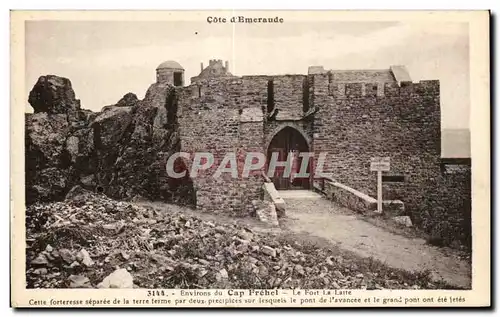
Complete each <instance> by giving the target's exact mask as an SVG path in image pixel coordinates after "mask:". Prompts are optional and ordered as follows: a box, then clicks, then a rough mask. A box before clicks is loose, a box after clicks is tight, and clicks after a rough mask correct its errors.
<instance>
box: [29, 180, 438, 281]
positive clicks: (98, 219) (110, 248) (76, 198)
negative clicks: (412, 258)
mask: <svg viewBox="0 0 500 317" xmlns="http://www.w3.org/2000/svg"><path fill="white" fill-rule="evenodd" d="M167 206H168V205H167ZM26 226H27V250H26V252H27V263H26V265H27V272H26V277H27V287H28V288H68V287H69V288H82V287H83V288H94V287H104V288H106V287H109V288H113V287H114V288H132V287H134V288H313V289H314V288H328V289H336V288H342V289H358V288H362V289H384V288H388V289H419V288H426V289H428V288H443V287H446V285H440V284H435V283H431V282H430V280H429V278H428V276H427V275H426V274H424V273H419V274H414V273H410V272H406V271H402V270H396V269H391V268H389V267H387V266H385V265H383V264H381V263H380V262H377V261H375V260H373V259H369V258H368V259H362V258H358V257H351V256H346V255H345V254H342V253H340V252H337V251H335V250H333V249H329V248H327V247H324V246H323V247H319V246H313V245H305V244H301V243H298V242H296V241H295V242H291V240H293V239H289V238H288V239H284V238H282V237H280V236H279V235H272V234H269V233H262V232H257V231H254V230H252V229H251V228H249V227H245V226H241V225H238V224H224V223H217V222H216V221H207V220H206V219H205V220H203V217H196V216H194V213H193V212H189V213H183V212H182V209H181V208H179V207H176V206H172V210H165V211H163V212H158V211H157V210H156V209H154V208H150V207H147V206H144V205H138V204H135V203H130V202H122V201H116V200H112V199H110V198H108V197H106V196H104V195H100V194H94V193H91V192H88V191H85V190H83V189H81V188H79V187H76V188H74V189H73V190H71V191H70V193H69V194H68V196H67V198H66V200H65V201H63V202H54V203H44V204H40V203H38V204H34V205H31V206H29V207H28V209H27V211H26ZM298 241H300V240H298Z"/></svg>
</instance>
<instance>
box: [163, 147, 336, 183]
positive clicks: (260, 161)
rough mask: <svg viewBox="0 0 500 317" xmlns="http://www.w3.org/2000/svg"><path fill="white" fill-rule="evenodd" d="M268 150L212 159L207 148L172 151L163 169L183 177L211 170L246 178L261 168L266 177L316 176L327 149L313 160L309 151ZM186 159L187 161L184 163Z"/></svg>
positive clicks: (213, 174) (230, 153)
mask: <svg viewBox="0 0 500 317" xmlns="http://www.w3.org/2000/svg"><path fill="white" fill-rule="evenodd" d="M269 154H270V156H269V157H268V156H266V155H265V154H264V153H261V152H247V153H245V154H243V155H242V154H241V153H235V152H228V153H226V154H225V155H224V156H223V157H222V158H220V156H219V159H216V156H215V155H214V154H213V153H210V152H195V153H188V152H176V153H174V154H172V155H171V156H170V157H169V158H168V160H167V164H166V171H167V175H168V176H169V177H171V178H183V177H186V175H189V177H192V178H196V177H199V176H200V175H201V174H203V176H204V177H205V176H207V175H208V174H207V172H208V171H212V173H211V175H209V176H211V177H214V178H218V177H221V176H222V175H223V174H225V175H230V176H231V177H232V178H248V177H250V175H257V174H260V173H261V172H262V171H264V172H265V173H266V175H267V176H268V177H274V176H277V175H279V176H281V177H283V178H308V177H311V176H313V177H317V176H318V177H320V175H322V172H323V168H324V164H325V160H326V156H327V152H320V153H319V155H318V156H317V158H316V159H315V160H314V162H313V158H315V155H314V153H313V152H297V151H290V152H288V153H286V155H284V153H283V152H271V153H269ZM283 156H286V159H283ZM179 162H182V164H179ZM186 162H189V163H188V164H185V163H186ZM179 166H182V168H179ZM187 166H191V168H187ZM187 173H188V174H187Z"/></svg>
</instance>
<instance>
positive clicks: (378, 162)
mask: <svg viewBox="0 0 500 317" xmlns="http://www.w3.org/2000/svg"><path fill="white" fill-rule="evenodd" d="M390 169H391V158H390V157H372V158H371V161H370V171H371V172H377V211H378V212H379V213H382V172H388V171H389V170H390Z"/></svg>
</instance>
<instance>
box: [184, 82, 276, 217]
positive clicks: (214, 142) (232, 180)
mask: <svg viewBox="0 0 500 317" xmlns="http://www.w3.org/2000/svg"><path fill="white" fill-rule="evenodd" d="M267 82H268V80H267V78H264V77H263V78H233V79H217V80H210V81H200V82H198V83H197V84H196V85H191V86H190V87H186V88H183V89H181V91H182V97H181V98H180V99H181V101H180V102H179V113H178V114H179V123H180V127H181V128H180V134H181V150H182V151H185V152H191V153H195V152H210V153H212V154H214V157H215V164H214V166H213V167H212V168H211V169H209V170H206V171H202V173H199V175H198V176H197V177H196V178H194V177H193V183H194V186H195V190H196V197H197V207H198V208H199V209H200V210H202V211H208V212H215V213H217V212H228V213H230V214H233V215H236V216H244V215H248V214H249V213H251V212H252V204H251V201H252V200H254V199H259V198H260V196H261V189H260V186H261V184H262V178H261V176H260V174H258V173H254V174H252V175H250V177H249V178H245V179H243V178H242V177H241V173H242V168H243V163H244V160H245V157H246V153H247V152H252V151H254V152H255V151H258V152H262V151H263V149H262V146H263V142H264V136H263V131H264V130H263V121H262V120H263V119H262V107H265V106H266V103H267ZM256 109H258V111H254V112H256V113H257V114H258V113H259V112H260V117H259V116H257V118H255V117H252V118H250V119H247V118H246V117H245V114H246V113H247V112H248V111H250V112H252V111H253V110H256ZM228 153H233V154H234V155H235V156H236V159H237V164H238V175H237V177H233V176H234V175H231V173H222V174H221V175H220V177H212V176H213V174H214V173H215V172H216V169H217V168H218V167H219V165H220V163H221V162H222V160H223V158H224V157H225V156H226V155H227V154H228ZM188 168H189V169H190V168H191V165H189V167H188Z"/></svg>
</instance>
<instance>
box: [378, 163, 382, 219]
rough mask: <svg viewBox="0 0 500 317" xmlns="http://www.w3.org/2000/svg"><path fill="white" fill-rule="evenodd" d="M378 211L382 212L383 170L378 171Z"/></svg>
mask: <svg viewBox="0 0 500 317" xmlns="http://www.w3.org/2000/svg"><path fill="white" fill-rule="evenodd" d="M377 211H378V212H379V213H382V171H381V170H378V171H377Z"/></svg>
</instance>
